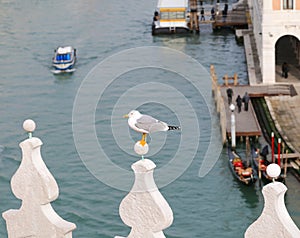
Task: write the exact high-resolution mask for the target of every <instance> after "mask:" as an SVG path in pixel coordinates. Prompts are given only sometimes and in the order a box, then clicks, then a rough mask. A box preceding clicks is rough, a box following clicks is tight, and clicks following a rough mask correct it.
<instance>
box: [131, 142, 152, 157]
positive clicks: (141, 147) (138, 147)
mask: <svg viewBox="0 0 300 238" xmlns="http://www.w3.org/2000/svg"><path fill="white" fill-rule="evenodd" d="M148 151H149V145H148V144H147V143H145V144H142V142H141V141H138V142H136V143H135V145H134V152H135V153H137V154H138V155H142V156H144V155H145V154H147V153H148Z"/></svg>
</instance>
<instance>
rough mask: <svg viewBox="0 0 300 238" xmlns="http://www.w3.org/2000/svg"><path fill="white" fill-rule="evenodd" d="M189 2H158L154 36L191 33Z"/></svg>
mask: <svg viewBox="0 0 300 238" xmlns="http://www.w3.org/2000/svg"><path fill="white" fill-rule="evenodd" d="M188 24H189V14H188V0H158V4H157V9H156V11H155V12H154V16H153V22H152V35H157V34H170V33H189V32H190V28H189V26H188Z"/></svg>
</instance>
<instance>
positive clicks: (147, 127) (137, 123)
mask: <svg viewBox="0 0 300 238" xmlns="http://www.w3.org/2000/svg"><path fill="white" fill-rule="evenodd" d="M127 117H128V125H129V127H130V128H131V129H133V130H135V131H137V132H140V133H146V134H149V133H153V132H158V131H168V130H179V129H180V127H179V126H169V125H168V124H167V123H165V122H163V121H160V120H157V119H155V118H153V117H152V116H149V115H145V114H141V113H140V112H139V111H137V110H132V111H130V112H129V113H128V114H127Z"/></svg>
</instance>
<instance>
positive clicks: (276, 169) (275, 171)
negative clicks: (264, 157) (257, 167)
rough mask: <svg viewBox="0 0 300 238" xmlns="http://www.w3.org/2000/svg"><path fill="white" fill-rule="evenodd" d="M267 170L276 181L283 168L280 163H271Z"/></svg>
mask: <svg viewBox="0 0 300 238" xmlns="http://www.w3.org/2000/svg"><path fill="white" fill-rule="evenodd" d="M266 172H267V174H268V176H269V177H270V178H272V179H273V182H274V181H275V179H276V178H278V176H279V175H280V174H281V168H280V166H279V165H278V164H275V163H273V164H269V165H268V167H267V169H266Z"/></svg>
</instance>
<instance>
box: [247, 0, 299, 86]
mask: <svg viewBox="0 0 300 238" xmlns="http://www.w3.org/2000/svg"><path fill="white" fill-rule="evenodd" d="M286 2H287V0H264V1H263V0H248V4H249V7H250V14H251V19H252V23H253V33H254V36H255V41H256V45H257V51H258V56H259V60H260V67H261V72H262V81H263V83H264V84H273V83H275V67H276V65H275V64H276V62H275V53H276V52H275V45H276V42H277V41H278V40H279V39H280V38H281V37H282V36H287V35H290V36H294V37H296V38H297V39H298V40H300V0H294V1H293V4H292V6H293V7H292V9H285V6H286V5H285V4H286ZM298 51H299V49H298ZM299 53H300V52H297V54H298V55H299Z"/></svg>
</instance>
